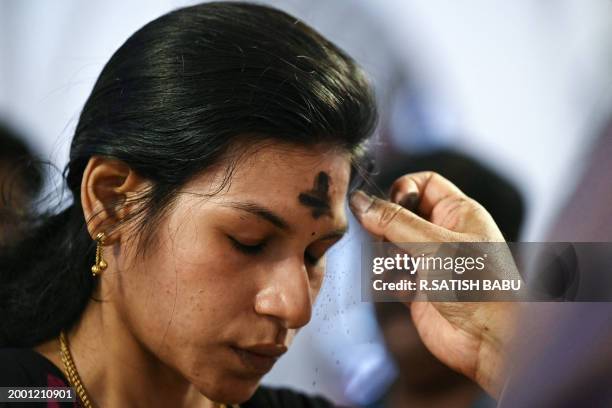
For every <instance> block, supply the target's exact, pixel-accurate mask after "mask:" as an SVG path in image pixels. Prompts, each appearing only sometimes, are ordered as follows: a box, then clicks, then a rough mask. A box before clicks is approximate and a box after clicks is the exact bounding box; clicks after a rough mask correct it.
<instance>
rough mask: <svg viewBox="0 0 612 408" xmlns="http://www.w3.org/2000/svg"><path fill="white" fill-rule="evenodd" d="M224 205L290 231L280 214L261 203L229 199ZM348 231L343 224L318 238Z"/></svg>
mask: <svg viewBox="0 0 612 408" xmlns="http://www.w3.org/2000/svg"><path fill="white" fill-rule="evenodd" d="M224 205H225V206H228V207H232V208H235V209H238V210H242V211H246V212H248V213H251V214H253V215H256V216H258V217H259V218H262V219H264V220H266V221H268V222H270V223H271V224H272V225H274V226H276V227H278V228H280V229H282V230H283V231H291V226H290V225H289V223H288V222H287V220H285V219H284V218H283V217H281V216H280V215H278V214H276V213H275V212H274V211H272V210H270V209H269V208H266V207H264V206H263V205H260V204H257V203H255V202H253V201H244V202H242V201H230V202H228V203H224ZM347 231H348V225H347V224H345V225H343V226H342V227H340V228H337V229H335V230H333V231H331V232H328V233H327V234H324V235H322V236H320V237H319V239H332V238H342V237H343V236H344V235H345V234H346V233H347Z"/></svg>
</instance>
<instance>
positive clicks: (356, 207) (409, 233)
mask: <svg viewBox="0 0 612 408" xmlns="http://www.w3.org/2000/svg"><path fill="white" fill-rule="evenodd" d="M390 197H391V201H392V202H389V201H384V200H381V199H378V198H374V197H370V196H368V195H366V194H365V193H363V192H361V191H357V192H355V193H353V194H352V195H351V200H350V206H351V209H352V211H353V213H354V214H355V216H356V217H357V219H358V220H359V222H360V223H361V225H362V226H363V227H364V228H365V229H366V230H367V231H368V232H370V233H372V234H374V235H376V236H378V237H382V238H384V239H386V240H388V241H390V242H395V243H405V242H471V241H486V242H503V241H505V240H504V238H503V235H502V234H501V232H500V231H499V228H497V225H496V224H495V222H494V221H493V218H492V217H491V215H490V214H489V213H488V212H487V211H486V210H485V209H484V207H482V206H481V205H480V204H478V203H477V202H476V201H474V200H472V199H471V198H469V197H467V196H466V195H465V194H463V192H461V190H459V189H458V188H457V187H456V186H455V185H453V184H452V183H451V182H450V181H448V180H446V179H445V178H443V177H442V176H440V175H438V174H436V173H432V172H421V173H413V174H408V175H405V176H403V177H400V178H399V179H397V180H396V181H395V183H394V184H393V186H392V187H391V191H390ZM397 203H401V204H402V205H399V204H397ZM405 207H409V208H411V209H412V210H413V211H414V212H413V211H410V210H409V209H406V208H405ZM417 214H418V215H417ZM408 306H409V308H410V313H411V315H412V319H413V321H414V325H415V327H416V329H417V331H418V333H419V335H420V337H421V339H422V340H423V343H424V344H425V345H426V346H427V348H428V349H429V350H430V351H431V352H432V354H434V355H435V356H436V357H437V358H438V359H439V360H440V361H442V362H443V363H445V364H446V365H448V366H449V367H451V368H453V369H455V370H457V371H459V372H462V373H463V374H465V375H466V376H468V377H469V378H471V379H472V380H474V381H476V382H477V383H478V384H479V385H480V386H481V387H483V388H484V389H485V390H486V391H487V392H488V393H489V394H491V395H492V396H494V397H496V396H498V395H499V392H500V391H501V388H502V385H503V383H504V378H503V377H504V376H503V373H504V371H505V370H504V368H503V365H504V360H505V359H504V354H505V349H506V348H507V343H508V341H509V339H510V338H511V336H512V334H513V331H514V326H515V320H516V315H517V304H516V303H508V302H481V303H479V302H465V303H461V302H428V301H423V302H412V303H409V304H408Z"/></svg>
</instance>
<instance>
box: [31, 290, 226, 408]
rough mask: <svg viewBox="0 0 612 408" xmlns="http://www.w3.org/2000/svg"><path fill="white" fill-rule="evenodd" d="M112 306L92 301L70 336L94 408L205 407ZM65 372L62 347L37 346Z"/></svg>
mask: <svg viewBox="0 0 612 408" xmlns="http://www.w3.org/2000/svg"><path fill="white" fill-rule="evenodd" d="M120 316H121V315H120V313H118V312H117V310H116V309H115V308H114V306H113V303H112V302H99V301H90V302H89V304H88V306H87V308H86V309H85V312H84V313H83V316H82V318H81V320H80V322H79V323H78V324H77V325H76V326H75V327H74V328H73V329H72V330H71V331H70V332H67V333H66V335H67V337H68V341H69V345H70V351H71V353H72V357H73V360H74V363H75V365H76V368H77V371H78V373H79V375H80V377H81V380H82V382H83V385H84V387H85V389H86V391H87V394H88V396H89V399H90V400H91V401H92V402H93V404H94V405H95V406H150V407H156V406H159V407H167V406H176V407H202V408H213V407H218V406H219V404H216V403H213V402H212V401H210V400H208V399H207V398H205V397H204V396H203V395H202V394H200V393H199V391H198V390H197V389H195V387H193V386H192V385H191V384H189V383H188V382H187V381H186V380H185V379H184V378H183V377H182V376H181V375H180V374H179V373H177V372H176V371H175V370H173V369H172V368H170V367H168V366H167V365H165V364H163V363H162V362H161V361H159V360H158V359H157V358H156V357H155V356H153V355H152V354H151V353H149V352H148V351H147V350H146V349H145V348H144V346H143V345H142V344H140V343H139V342H138V341H137V339H136V338H135V337H134V336H133V335H132V334H131V333H130V331H129V330H128V329H127V327H126V326H125V324H124V322H123V320H122V319H121V317H120ZM37 351H39V352H40V353H42V354H43V355H45V356H46V357H47V358H49V359H50V360H51V361H52V362H53V363H54V364H55V365H57V366H58V367H59V368H60V369H61V370H62V371H63V363H62V362H61V359H60V358H59V342H58V341H57V340H52V341H49V342H47V343H45V344H42V345H41V346H39V347H37Z"/></svg>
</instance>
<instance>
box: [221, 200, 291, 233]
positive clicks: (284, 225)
mask: <svg viewBox="0 0 612 408" xmlns="http://www.w3.org/2000/svg"><path fill="white" fill-rule="evenodd" d="M225 205H227V206H228V207H232V208H236V209H238V210H242V211H246V212H248V213H251V214H254V215H256V216H258V217H259V218H263V219H264V220H266V221H268V222H270V223H271V224H272V225H274V226H276V227H278V228H280V229H282V230H284V231H290V230H291V227H290V226H289V223H288V222H287V221H286V220H285V219H284V218H283V217H281V216H280V215H278V214H276V213H275V212H274V211H272V210H270V209H268V208H266V207H264V206H262V205H260V204H257V203H254V202H252V201H245V202H239V201H230V202H229V203H225Z"/></svg>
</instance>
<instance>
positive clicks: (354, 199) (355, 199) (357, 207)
mask: <svg viewBox="0 0 612 408" xmlns="http://www.w3.org/2000/svg"><path fill="white" fill-rule="evenodd" d="M371 205H372V197H370V196H368V195H367V194H366V193H364V192H363V191H361V190H355V191H354V192H353V193H352V194H351V196H350V198H349V206H350V207H351V210H353V212H354V213H355V214H356V215H360V214H363V213H364V212H366V211H367V210H368V208H370V206H371Z"/></svg>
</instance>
